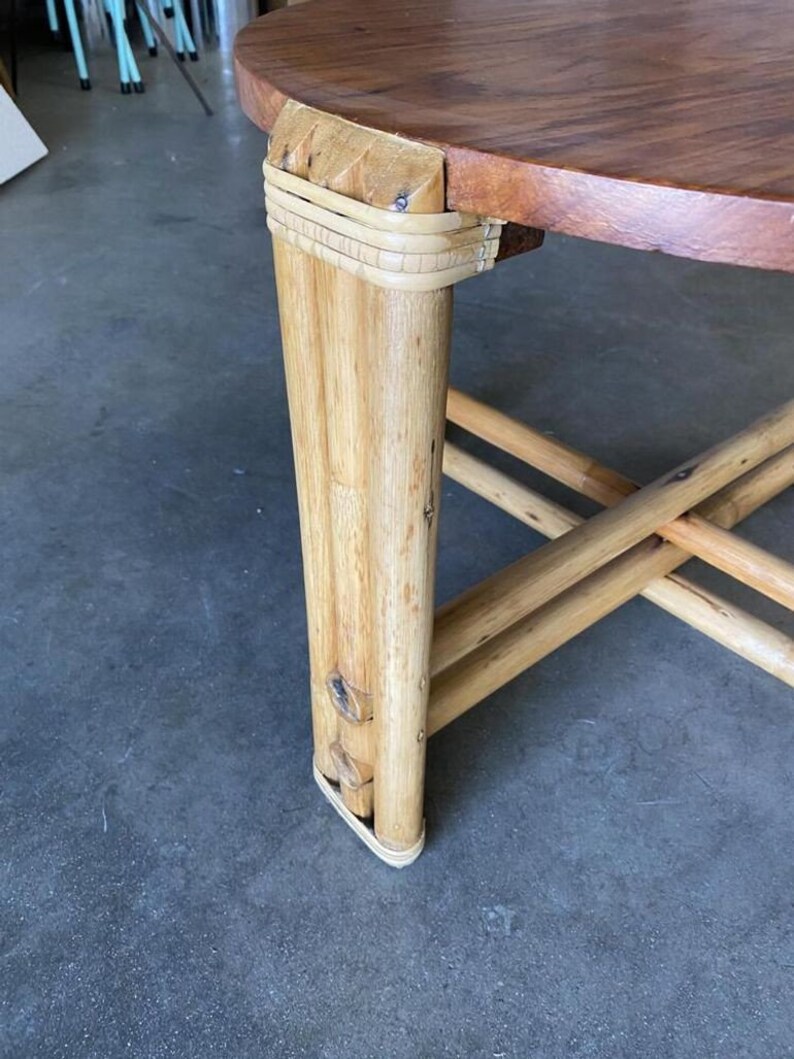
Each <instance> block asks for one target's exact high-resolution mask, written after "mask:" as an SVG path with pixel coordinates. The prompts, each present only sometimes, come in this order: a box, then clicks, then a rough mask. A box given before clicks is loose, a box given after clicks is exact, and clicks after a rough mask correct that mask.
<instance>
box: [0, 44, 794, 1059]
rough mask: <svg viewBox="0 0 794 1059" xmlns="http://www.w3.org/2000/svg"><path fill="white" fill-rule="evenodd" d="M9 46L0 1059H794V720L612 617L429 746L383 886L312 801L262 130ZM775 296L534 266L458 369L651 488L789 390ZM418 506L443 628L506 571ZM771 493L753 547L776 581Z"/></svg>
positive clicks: (103, 69)
mask: <svg viewBox="0 0 794 1059" xmlns="http://www.w3.org/2000/svg"><path fill="white" fill-rule="evenodd" d="M23 60H24V61H23V67H22V77H23V82H22V88H23V97H22V102H23V103H24V106H25V109H26V111H27V113H28V115H29V117H30V119H31V120H32V122H33V123H34V125H35V126H36V128H37V129H38V130H39V132H40V134H41V135H42V137H43V138H44V139H45V141H46V142H47V143H48V145H49V147H50V151H51V154H50V157H49V158H48V159H47V160H46V161H45V162H43V163H42V164H40V165H38V166H36V167H35V168H34V169H32V170H30V171H29V172H28V173H26V174H25V175H23V176H21V177H19V178H18V179H16V180H15V181H13V183H12V184H10V185H9V186H8V187H7V188H6V189H5V190H4V191H3V192H2V198H1V199H0V226H2V263H3V278H2V284H0V298H2V302H3V305H2V321H3V323H2V331H0V343H1V344H2V367H3V370H2V375H1V376H0V444H1V447H0V532H1V534H2V535H1V536H0V542H1V543H0V548H1V549H2V564H1V565H0V570H1V571H2V575H1V576H2V595H0V651H1V652H2V654H1V656H0V658H1V661H0V695H1V698H0V702H1V704H2V715H1V717H0V720H1V721H2V734H3V743H2V799H0V814H1V815H0V858H1V859H2V869H1V872H0V875H1V877H2V890H3V901H2V919H1V920H0V928H1V934H2V959H1V960H0V1054H2V1056H3V1057H8V1059H25V1057H34V1056H35V1057H46V1059H61V1057H64V1059H66V1057H68V1059H71V1057H81V1059H83V1057H92V1059H114V1057H116V1056H135V1057H145V1059H150V1057H151V1059H156V1057H157V1059H159V1057H172V1056H178V1057H197V1059H204V1057H209V1056H215V1055H217V1056H228V1057H233V1059H246V1057H252V1059H253V1057H271V1056H272V1057H278V1059H289V1057H307V1059H340V1057H345V1059H369V1057H373V1059H382V1057H389V1059H441V1057H444V1056H454V1057H476V1059H480V1057H483V1059H499V1057H504V1059H508V1057H509V1059H527V1057H532V1059H558V1057H559V1059H571V1057H603V1059H606V1057H610V1059H614V1057H626V1059H635V1057H636V1059H639V1057H642V1059H646V1057H651V1059H667V1057H671V1059H672V1057H675V1059H679V1057H680V1059H694V1057H697V1059H705V1057H726V1059H736V1057H742V1059H750V1057H759V1059H761V1057H763V1059H780V1057H784V1056H794V1003H793V999H794V998H793V996H792V989H793V987H794V898H793V897H792V895H793V894H794V865H793V864H792V839H793V837H794V835H793V832H794V824H792V820H794V795H793V792H794V777H793V776H792V764H791V763H792V760H794V715H793V714H792V709H791V706H792V698H791V693H790V690H789V689H787V688H785V687H784V686H782V685H780V684H777V683H776V682H775V681H774V680H773V679H772V678H771V677H768V676H766V675H765V674H763V673H761V672H759V671H756V670H754V669H753V668H752V667H750V666H749V665H747V664H746V663H743V662H741V661H740V660H738V659H736V658H735V657H733V656H732V655H731V654H729V653H728V652H726V651H724V650H723V649H721V648H719V647H717V646H715V645H714V644H712V643H711V642H710V641H708V640H706V639H705V638H703V637H701V636H700V635H699V634H697V633H695V632H693V631H691V630H689V629H688V628H687V627H685V626H683V625H681V624H680V623H679V622H677V621H676V619H674V618H671V617H668V616H667V615H665V614H662V613H661V612H658V611H656V610H654V609H653V608H652V607H651V605H650V604H648V603H646V602H644V601H641V600H640V601H637V602H635V603H632V604H630V605H628V606H626V607H625V608H624V609H623V610H621V611H620V612H619V613H617V614H615V615H613V616H612V617H611V618H610V619H608V620H607V621H605V622H603V623H601V624H600V625H598V626H597V627H596V628H594V629H592V630H590V631H589V632H588V633H587V634H585V635H584V636H582V637H580V638H579V639H577V640H576V641H575V642H573V643H572V644H570V645H568V646H567V647H565V648H564V649H562V650H560V651H559V652H557V653H556V654H555V655H553V656H552V657H550V658H548V659H547V660H546V661H544V662H543V663H542V664H540V665H538V666H537V667H536V668H535V669H534V670H532V671H531V672H530V673H529V674H526V675H525V676H524V677H522V678H521V679H519V680H517V681H515V682H514V683H513V684H512V685H510V686H509V687H507V688H505V689H504V690H503V691H501V692H500V693H499V694H497V695H495V696H494V697H493V698H492V699H491V700H490V701H489V702H488V703H487V704H484V705H482V706H480V707H478V708H477V709H476V710H474V711H472V712H471V713H470V714H469V715H468V716H467V717H466V718H464V719H462V720H460V721H459V722H458V723H457V724H455V725H454V726H452V728H450V729H448V730H446V731H445V732H444V733H442V734H441V735H439V736H438V737H437V738H436V739H434V741H433V743H432V745H431V747H430V750H429V773H428V795H427V821H428V845H427V849H426V852H425V854H424V855H423V856H422V858H421V859H420V860H419V861H418V862H417V863H416V864H415V865H414V867H413V868H411V869H409V870H407V871H404V872H401V873H400V872H395V871H392V870H389V869H387V868H386V867H384V866H383V865H382V864H380V863H379V862H378V861H377V860H375V859H374V858H373V857H371V856H370V855H369V854H367V853H366V852H365V851H364V850H363V848H362V847H361V846H359V845H358V844H357V842H356V840H355V839H354V838H353V836H352V834H351V833H349V832H348V831H347V830H346V829H345V828H344V826H343V825H342V824H341V823H340V822H339V821H338V820H337V818H336V817H335V816H334V815H333V813H332V811H331V810H330V808H329V807H328V806H327V805H326V804H325V803H324V802H323V801H322V799H321V797H320V795H319V792H318V791H317V790H316V788H315V787H314V785H313V782H312V780H311V775H310V733H309V717H308V709H307V691H306V688H307V679H306V660H305V629H304V617H303V601H302V591H301V573H300V560H299V552H298V538H297V532H298V528H297V519H296V508H295V497H294V490H293V482H292V465H291V457H290V446H289V436H288V422H287V416H286V409H285V399H284V384H283V377H282V368H281V363H280V357H279V339H278V329H277V321H276V307H275V303H274V296H273V282H272V267H271V258H270V248H269V243H268V237H267V234H266V230H265V227H264V223H263V216H262V203H261V186H260V173H259V164H260V161H261V157H262V155H263V152H264V149H265V143H264V138H263V136H262V135H261V134H260V133H258V132H257V131H256V130H255V129H254V128H253V127H252V126H250V125H249V124H248V123H247V122H246V121H245V119H244V118H243V117H242V116H241V114H240V113H239V112H238V110H237V107H236V103H235V98H234V87H233V82H232V79H231V76H230V73H229V71H228V69H227V68H224V67H223V66H222V64H221V63H220V62H219V60H218V59H217V57H215V58H213V57H210V58H209V59H206V58H205V60H204V61H203V62H202V64H200V66H199V67H198V68H194V69H195V70H196V72H198V73H199V74H200V75H201V77H202V79H203V81H204V83H205V85H206V88H207V91H208V92H209V94H210V96H211V97H212V100H213V102H214V103H215V105H216V106H217V113H216V114H215V116H214V117H213V118H211V119H208V118H205V117H204V116H203V115H202V113H201V111H200V110H199V108H198V106H197V105H196V103H195V101H194V100H193V99H192V97H191V96H190V95H189V94H188V92H187V90H186V89H185V88H184V86H183V85H182V84H181V83H180V81H179V80H178V78H177V76H176V74H175V73H174V72H173V70H171V69H169V67H168V65H167V63H166V61H165V60H164V59H162V58H161V59H159V60H157V61H156V62H152V61H150V60H147V61H146V62H145V71H146V74H147V75H148V76H149V90H148V92H147V94H146V95H145V96H143V97H140V98H139V97H130V98H122V97H121V96H119V95H118V94H117V93H116V92H115V91H114V84H115V73H114V70H113V67H112V66H111V65H110V64H109V63H108V62H99V63H98V64H97V66H96V69H95V72H94V81H95V86H96V87H95V90H94V91H93V93H92V94H91V95H83V94H81V93H80V92H79V91H78V90H77V88H76V83H75V79H74V76H73V71H72V67H71V63H70V59H69V56H67V55H64V54H62V53H59V52H53V51H47V52H42V53H40V54H33V55H30V56H23ZM150 70H153V71H154V72H153V74H150ZM793 295H794V277H790V276H782V275H776V274H771V273H770V274H762V273H754V272H751V271H747V270H742V269H730V268H724V267H714V266H706V265H701V264H696V263H692V262H685V261H677V260H673V259H669V258H663V257H658V256H650V255H640V254H636V253H632V252H628V251H622V250H619V249H614V248H608V247H601V246H597V245H595V244H587V243H582V242H577V241H574V240H566V239H563V238H560V237H550V238H549V239H548V242H547V245H546V247H545V248H544V249H543V250H541V251H540V252H539V253H536V254H532V255H530V256H528V257H526V258H524V259H519V260H515V261H512V262H508V263H507V264H505V265H504V266H503V267H500V268H499V269H498V270H497V272H496V273H495V274H494V273H492V274H490V275H487V276H485V277H483V278H482V279H480V280H478V281H469V282H467V283H466V284H464V285H463V286H461V287H460V288H459V292H458V302H457V318H456V335H455V357H454V371H453V374H454V379H455V381H456V383H457V384H458V385H461V386H463V387H464V388H466V389H468V390H469V391H471V392H473V393H475V394H477V395H479V396H481V397H483V398H485V399H487V400H489V401H492V402H493V403H496V404H498V405H500V406H501V407H502V408H504V409H505V410H507V411H508V412H510V413H512V414H515V415H517V416H519V417H521V418H524V419H526V420H527V421H530V422H533V423H534V424H536V425H539V426H540V427H542V428H543V429H547V430H554V431H555V432H556V433H557V434H558V435H560V436H561V437H563V438H565V439H567V440H568V441H570V442H571V443H572V444H575V445H579V446H582V447H585V448H588V449H589V450H590V451H592V452H593V453H594V454H595V455H597V456H599V457H600V458H601V459H602V460H604V461H606V462H609V463H612V464H614V465H616V466H617V467H619V468H621V469H623V470H625V471H626V472H627V473H629V474H631V475H634V476H636V477H637V478H640V479H645V480H649V479H651V478H653V477H655V476H656V475H657V474H659V473H661V472H663V471H664V470H666V469H668V468H669V467H670V466H673V465H674V464H676V463H677V462H679V461H680V460H682V459H685V458H686V457H688V456H690V455H692V454H694V453H696V452H697V451H699V450H700V449H703V448H705V447H706V446H708V445H710V444H711V443H713V442H715V441H717V440H719V439H720V438H722V437H724V436H726V435H728V434H730V433H732V432H733V431H735V430H737V429H739V428H740V427H741V426H742V425H744V424H745V423H747V422H749V421H750V420H752V419H753V418H754V417H756V416H757V415H759V414H761V413H762V412H764V411H765V410H767V409H769V408H770V407H772V406H773V405H774V404H775V403H777V402H778V401H779V400H781V399H782V398H784V397H786V396H788V395H790V394H791V393H792V391H794V359H792V355H791V351H792V333H793V332H794V296H793ZM474 448H475V450H476V451H479V447H478V446H476V445H475V446H474ZM502 464H503V465H504V466H505V467H507V466H509V461H506V460H505V461H502ZM516 473H517V474H519V475H523V477H524V478H525V479H526V480H527V481H530V482H533V481H534V480H535V479H534V476H533V475H532V474H529V473H526V472H522V471H520V470H516ZM548 491H549V492H550V494H551V495H553V496H555V497H558V498H563V497H564V498H565V499H566V502H569V503H571V506H574V507H576V508H577V509H578V510H581V511H587V510H589V509H588V508H587V506H586V505H582V504H581V503H580V502H577V501H571V500H570V497H569V496H568V495H567V494H566V493H565V492H564V491H563V490H561V489H557V488H554V487H550V488H549V489H548ZM443 501H444V510H443V518H442V527H443V528H442V538H443V541H442V544H443V559H442V563H441V572H440V584H439V594H440V597H441V598H446V597H448V596H450V595H451V594H452V593H454V592H457V591H459V590H460V589H462V588H463V587H465V586H466V585H468V584H470V583H472V582H473V581H474V580H476V579H477V578H479V577H481V576H483V575H485V574H486V573H488V572H490V571H492V570H493V569H495V568H497V567H498V566H500V565H502V564H504V563H505V562H507V561H509V560H511V559H513V558H515V557H517V556H518V555H520V554H521V553H522V552H523V551H524V550H525V549H526V548H527V547H529V546H532V545H533V543H535V539H534V538H532V537H531V535H530V534H528V532H527V531H526V530H524V529H523V528H522V527H520V526H518V525H514V524H513V523H511V522H510V521H509V520H508V519H507V517H506V516H502V515H501V514H499V513H497V512H494V511H492V510H490V509H489V508H488V507H487V505H485V504H484V503H482V502H480V501H479V500H476V499H473V498H471V497H468V496H466V495H465V494H464V493H463V492H462V491H461V490H460V489H458V488H457V487H454V486H452V485H447V486H445V489H444V497H443ZM793 501H794V497H792V496H791V494H789V495H788V496H787V497H783V498H781V499H779V500H778V501H777V502H776V503H775V504H774V505H773V506H772V507H770V508H769V509H767V510H766V511H764V512H762V513H760V514H759V515H757V516H756V517H754V518H753V519H751V520H750V521H749V522H748V523H747V532H748V534H749V535H750V536H752V539H753V540H755V541H757V542H758V543H760V544H761V545H764V546H768V547H772V548H774V549H775V550H776V551H777V552H778V553H780V554H782V555H786V556H787V557H788V558H789V559H794V541H793V540H792V534H791V526H792V520H793V519H794V502H793ZM693 573H694V574H696V575H697V576H701V575H700V572H699V571H696V570H693ZM702 576H703V581H704V583H707V584H709V585H711V586H712V587H714V586H719V590H720V591H723V592H724V593H725V594H727V595H728V596H729V597H730V598H734V599H740V600H742V601H744V600H747V601H748V603H749V604H750V605H751V606H752V607H753V609H754V610H755V611H756V612H757V613H760V614H762V615H764V616H766V617H767V618H768V619H769V620H771V621H773V622H774V623H775V624H778V625H780V626H781V627H783V622H784V618H783V617H782V616H781V612H780V611H779V610H777V609H776V608H774V607H772V606H771V605H765V604H764V603H763V602H759V601H757V600H754V599H749V595H748V594H747V593H744V592H742V591H740V590H739V589H737V588H736V587H735V586H733V585H731V584H730V583H728V582H727V581H725V579H723V578H720V577H718V576H717V575H713V574H712V575H710V574H708V573H704V574H703V575H702ZM789 629H790V630H791V626H790V625H789Z"/></svg>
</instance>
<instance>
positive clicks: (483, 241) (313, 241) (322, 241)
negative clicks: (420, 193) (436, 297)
mask: <svg viewBox="0 0 794 1059" xmlns="http://www.w3.org/2000/svg"><path fill="white" fill-rule="evenodd" d="M263 168H264V174H265V204H266V207H267V225H268V228H269V229H270V231H271V233H272V234H273V235H274V236H276V237H277V238H279V239H282V240H284V241H285V242H287V243H290V244H291V245H292V246H295V247H297V248H298V249H299V250H302V251H303V252H304V253H307V254H311V255H312V256H313V257H318V258H320V260H322V261H326V262H327V263H329V264H331V265H334V266H336V267H337V268H341V269H343V270H344V271H346V272H350V273H352V274H353V275H354V276H358V277H359V278H360V279H364V280H367V281H368V282H369V283H373V284H374V285H375V286H378V287H387V288H393V289H397V290H404V291H433V290H441V289H442V288H443V287H451V286H453V285H454V284H455V283H459V282H460V281H461V280H463V279H467V278H468V277H469V276H474V275H476V274H477V273H478V272H484V271H486V270H487V269H491V268H493V266H494V264H495V261H496V255H497V252H498V250H499V239H500V236H501V232H502V221H500V220H497V219H495V218H489V217H478V216H476V215H474V214H468V213H458V212H457V211H447V212H445V213H409V212H408V205H409V200H408V197H407V195H406V194H404V193H401V194H399V195H398V196H397V197H396V199H395V200H394V209H383V208H382V207H379V206H372V205H370V204H368V203H365V202H360V201H358V200H357V199H352V198H348V197H347V196H345V195H342V194H340V193H339V192H336V191H332V190H331V189H329V188H327V187H322V186H321V185H320V184H312V183H311V181H309V180H304V179H303V178H301V177H299V176H296V175H295V174H294V173H290V172H288V171H286V170H285V169H284V168H283V164H282V163H279V164H274V163H272V162H270V161H266V162H265V164H264V167H263Z"/></svg>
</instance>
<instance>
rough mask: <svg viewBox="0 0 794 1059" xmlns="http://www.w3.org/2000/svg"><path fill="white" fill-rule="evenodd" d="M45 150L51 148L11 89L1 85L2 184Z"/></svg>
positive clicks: (0, 151) (0, 146)
mask: <svg viewBox="0 0 794 1059" xmlns="http://www.w3.org/2000/svg"><path fill="white" fill-rule="evenodd" d="M45 154H47V148H46V147H45V146H44V144H43V143H42V142H41V140H40V139H39V137H38V136H37V135H36V133H35V132H34V131H33V129H32V128H31V126H30V124H29V123H28V122H27V120H26V119H25V118H24V117H23V116H22V113H21V112H20V111H19V110H18V108H17V106H16V104H15V103H14V101H13V100H12V99H11V96H9V94H8V92H6V90H5V89H4V88H1V87H0V184H5V182H6V181H7V180H10V179H11V177H15V176H16V175H17V173H21V172H22V170H23V169H27V168H28V166H31V165H33V163H34V162H38V161H39V159H40V158H43V157H44V156H45Z"/></svg>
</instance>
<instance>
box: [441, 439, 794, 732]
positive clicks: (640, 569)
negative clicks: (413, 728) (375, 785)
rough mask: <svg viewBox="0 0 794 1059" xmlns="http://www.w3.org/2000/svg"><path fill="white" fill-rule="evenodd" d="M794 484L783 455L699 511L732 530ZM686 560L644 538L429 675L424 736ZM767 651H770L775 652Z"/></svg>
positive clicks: (793, 463) (788, 455)
mask: <svg viewBox="0 0 794 1059" xmlns="http://www.w3.org/2000/svg"><path fill="white" fill-rule="evenodd" d="M792 483H794V453H793V452H792V451H791V450H788V451H785V452H781V453H779V454H778V455H777V456H775V457H773V458H771V459H769V460H768V461H767V462H766V463H765V464H763V465H762V466H759V467H758V468H757V469H755V470H753V471H752V472H750V473H748V474H745V475H743V476H742V478H740V479H738V480H737V481H735V482H733V483H732V484H731V485H730V486H728V487H727V488H726V489H724V490H723V491H722V492H721V493H718V494H716V495H715V496H713V497H711V498H710V500H709V501H708V502H707V503H706V504H704V505H703V506H702V508H701V513H702V514H703V515H704V516H705V517H708V518H713V519H714V520H715V521H716V522H718V523H720V524H725V525H728V526H731V525H734V524H735V523H736V522H738V521H739V520H740V519H742V518H746V517H747V516H748V515H750V514H751V513H752V512H753V511H754V510H756V508H758V507H761V506H762V505H763V504H765V503H767V501H769V500H770V499H771V498H772V497H774V496H776V495H777V494H778V493H780V492H782V491H783V490H784V489H786V488H788V486H790V485H791V484H792ZM596 517H598V516H596ZM687 559H689V555H688V554H686V553H684V552H682V551H681V550H680V549H678V548H676V547H675V545H672V544H670V543H669V542H667V541H665V542H661V543H660V542H659V540H658V538H649V539H648V540H645V541H643V542H642V543H641V544H638V545H636V546H635V547H634V548H632V549H631V550H630V551H628V552H626V553H624V554H623V555H621V556H620V557H619V558H617V559H615V560H614V561H613V562H612V563H610V564H609V565H608V566H605V567H602V568H601V569H600V570H598V571H596V572H595V573H594V574H591V575H590V576H589V577H588V578H587V579H586V580H585V581H583V582H582V583H581V584H579V585H577V586H576V588H575V589H573V590H571V591H568V592H565V593H564V594H562V595H560V596H558V597H557V598H555V599H554V600H552V601H551V602H549V603H547V604H546V605H545V606H544V607H543V608H542V609H540V610H538V611H536V612H534V613H531V614H529V615H528V616H526V617H524V618H522V619H520V620H519V621H517V622H516V623H515V624H514V625H512V626H511V627H509V628H508V629H506V630H505V631H504V632H502V633H501V634H500V635H499V636H497V637H495V638H494V639H492V640H490V641H489V642H486V643H484V644H482V645H481V646H480V647H478V648H476V649H475V650H473V651H471V652H470V653H469V654H468V655H466V656H465V657H464V658H462V659H461V660H460V661H458V662H457V663H456V664H455V665H453V666H450V667H449V668H448V669H446V670H445V671H444V672H441V673H439V674H438V675H437V676H435V675H434V677H433V682H432V688H431V696H430V707H429V710H428V720H427V727H428V734H429V735H433V734H434V733H436V732H438V731H440V729H441V728H443V727H444V726H445V725H447V724H449V723H450V722H451V721H453V720H454V719H455V718H456V717H459V716H460V715H461V714H463V713H465V712H466V710H469V709H471V707H472V706H475V705H476V704H477V703H478V702H480V701H481V700H482V699H483V698H485V697H486V696H487V695H490V694H491V693H492V692H493V691H496V689H497V688H500V687H502V685H503V684H506V683H507V682H508V681H510V680H512V679H513V678H514V677H516V676H518V674H519V673H522V672H523V671H524V670H525V669H527V668H528V667H529V666H531V665H533V664H534V663H535V662H537V661H539V660H540V659H541V658H544V657H545V656H546V655H547V654H550V653H551V652H552V651H554V650H556V648H558V647H560V646H561V645H562V644H564V643H566V642H567V641H568V640H571V639H573V637H575V636H577V635H578V634H579V633H580V632H582V631H584V629H586V628H588V627H589V626H590V625H593V624H594V623H595V622H597V621H599V620H600V619H601V618H603V617H605V616H606V615H607V614H609V613H611V612H612V611H613V610H615V609H617V607H619V606H620V605H621V604H622V603H625V602H626V601H627V600H629V599H631V598H632V596H634V595H636V594H637V593H639V592H640V591H642V589H643V588H645V587H646V586H647V584H648V583H649V582H652V581H655V580H656V579H657V578H660V577H664V576H665V575H667V574H669V573H671V572H672V571H673V570H674V569H675V568H676V567H677V566H680V565H681V564H682V563H684V562H686V561H687ZM787 649H788V648H787V645H786V644H781V645H780V650H781V658H780V660H779V668H780V670H781V672H783V671H785V670H786V668H787V667H788V666H789V665H790V660H789V659H788V658H787V657H786V651H787ZM771 650H772V651H774V647H772V648H771ZM774 664H775V665H778V663H774ZM765 668H769V667H768V666H765ZM770 671H772V670H771V669H770ZM776 675H777V674H776Z"/></svg>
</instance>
